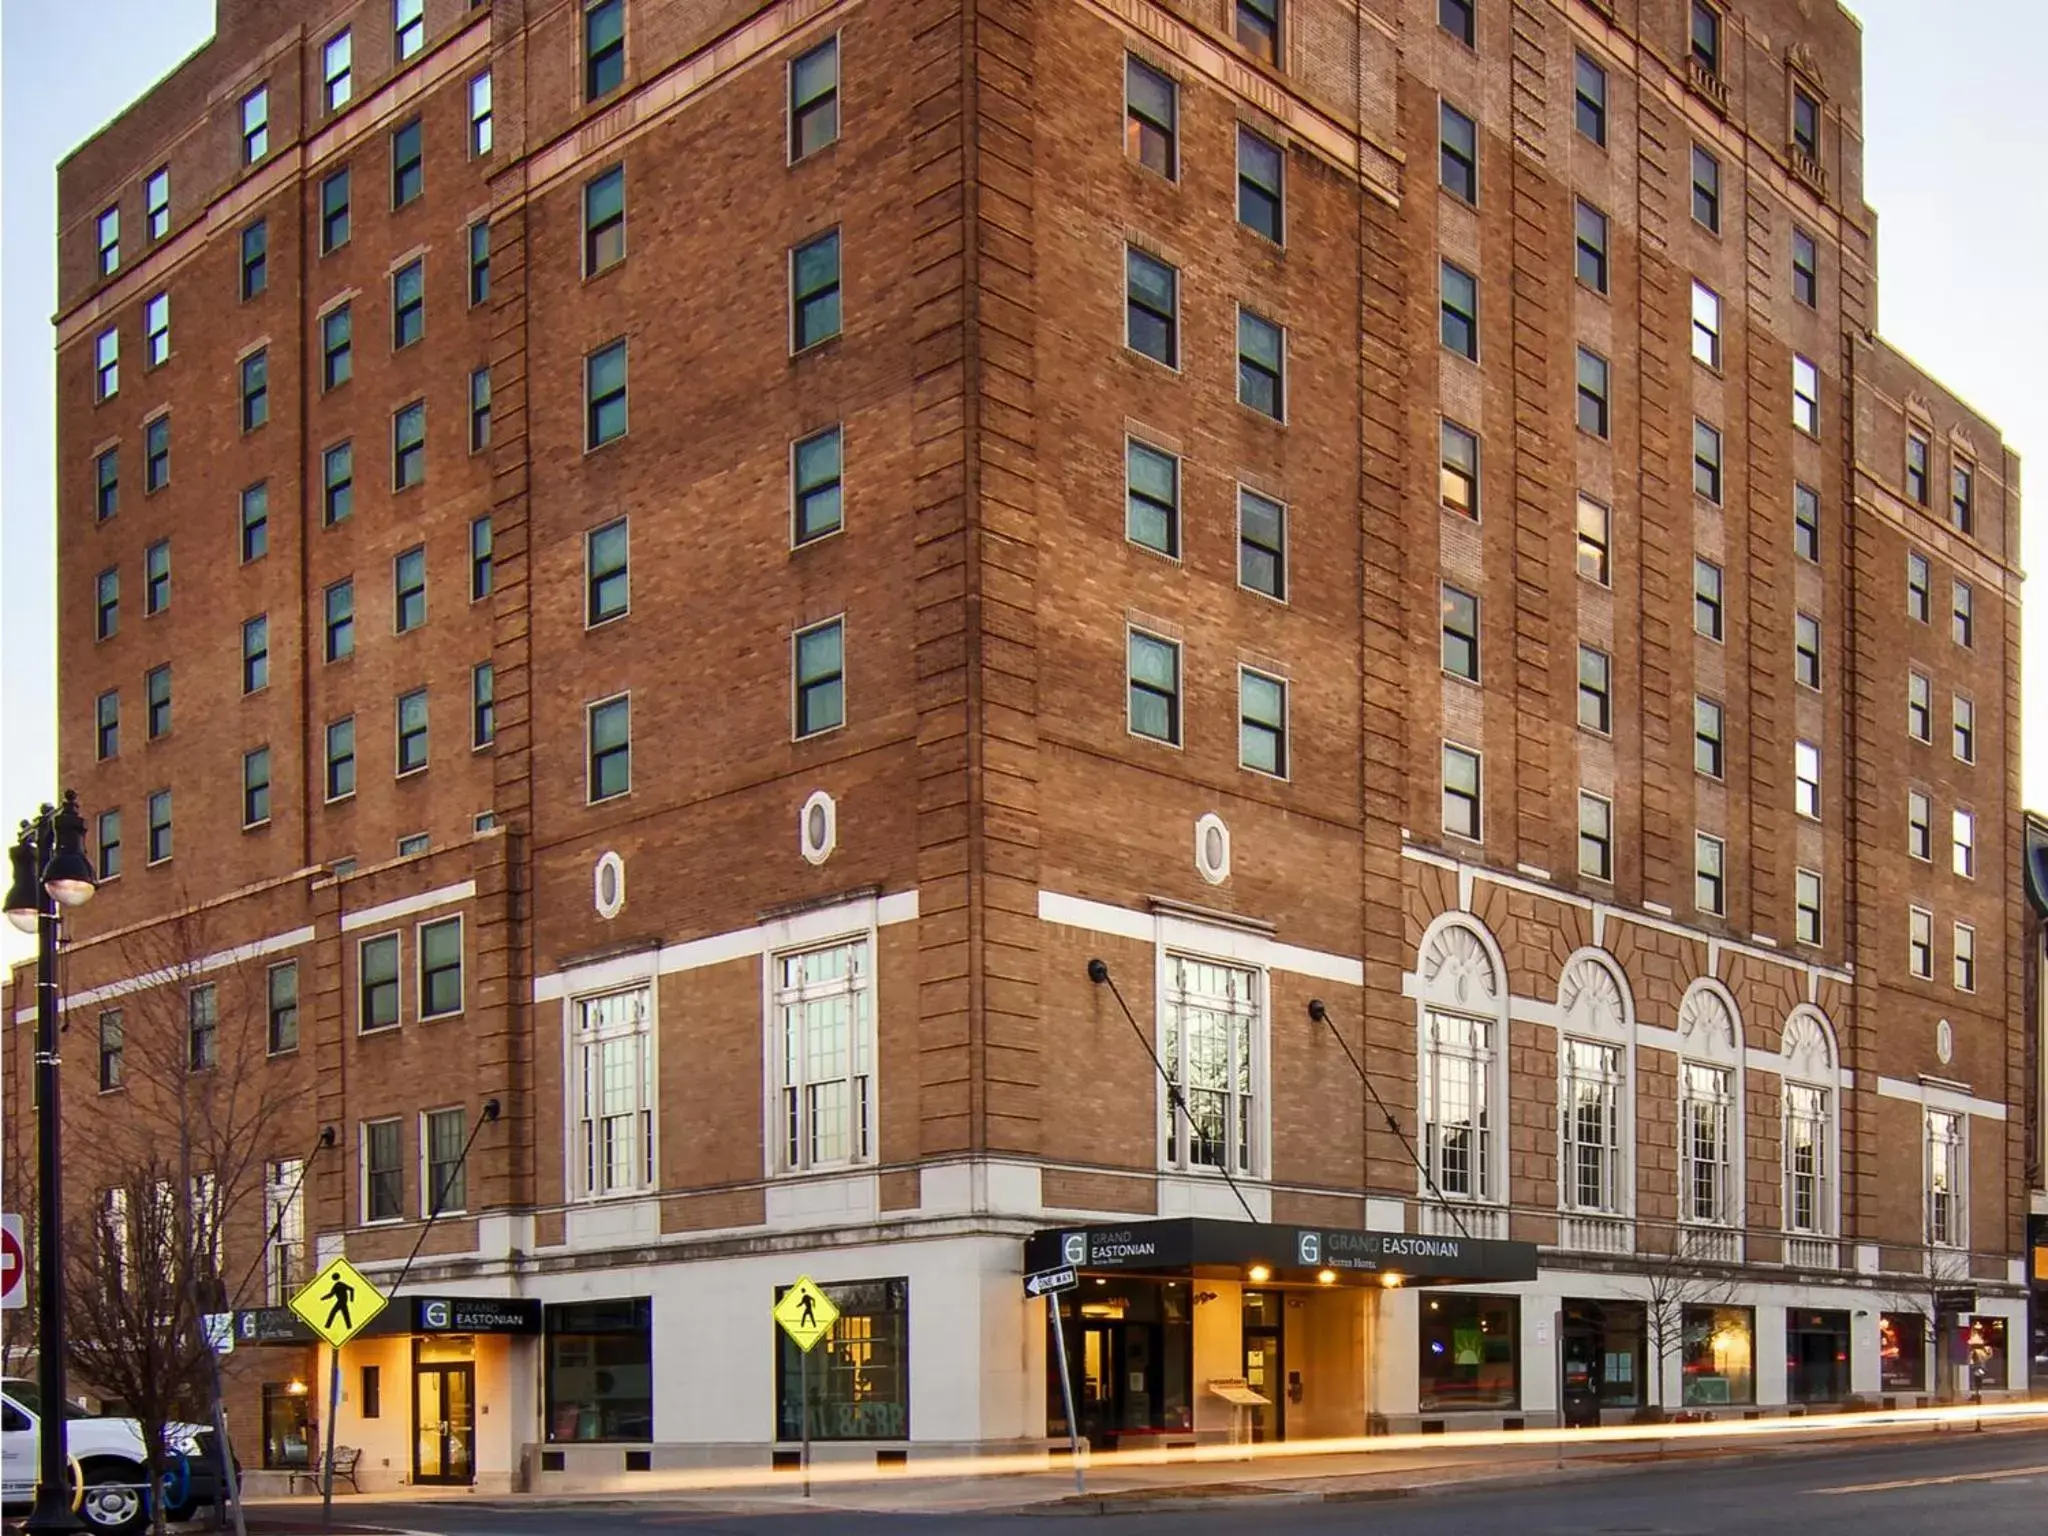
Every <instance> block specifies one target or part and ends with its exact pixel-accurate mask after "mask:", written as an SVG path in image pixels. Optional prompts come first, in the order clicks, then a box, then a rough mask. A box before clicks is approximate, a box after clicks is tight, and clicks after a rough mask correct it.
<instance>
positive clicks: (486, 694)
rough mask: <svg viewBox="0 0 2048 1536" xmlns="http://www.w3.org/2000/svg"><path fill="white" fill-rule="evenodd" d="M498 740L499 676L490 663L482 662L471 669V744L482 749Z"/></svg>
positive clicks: (474, 747)
mask: <svg viewBox="0 0 2048 1536" xmlns="http://www.w3.org/2000/svg"><path fill="white" fill-rule="evenodd" d="M497 739H498V683H497V674H496V672H495V670H494V669H493V668H492V666H491V664H490V663H489V662H488V661H480V662H478V663H477V664H476V665H475V666H473V667H471V668H470V669H469V744H470V747H471V748H472V749H473V750H474V749H481V748H483V747H488V746H489V745H490V744H491V743H492V742H494V741H496V740H497Z"/></svg>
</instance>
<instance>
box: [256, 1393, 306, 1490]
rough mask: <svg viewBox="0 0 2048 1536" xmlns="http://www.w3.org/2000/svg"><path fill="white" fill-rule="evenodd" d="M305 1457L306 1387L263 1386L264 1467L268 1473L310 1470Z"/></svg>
mask: <svg viewBox="0 0 2048 1536" xmlns="http://www.w3.org/2000/svg"><path fill="white" fill-rule="evenodd" d="M311 1464H312V1463H311V1462H310V1461H309V1460H308V1458H307V1454H306V1384H305V1383H304V1382H302V1381H292V1382H285V1381H266V1382H265V1383H263V1465H264V1466H265V1467H266V1468H269V1469H271V1470H274V1471H275V1470H285V1469H291V1468H298V1467H306V1466H310V1465H311Z"/></svg>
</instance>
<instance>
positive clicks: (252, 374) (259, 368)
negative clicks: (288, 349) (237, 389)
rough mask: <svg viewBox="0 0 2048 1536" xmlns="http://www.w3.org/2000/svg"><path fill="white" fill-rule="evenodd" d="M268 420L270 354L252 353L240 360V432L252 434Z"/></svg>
mask: <svg viewBox="0 0 2048 1536" xmlns="http://www.w3.org/2000/svg"><path fill="white" fill-rule="evenodd" d="M269 420H270V353H269V351H268V349H265V350H262V351H257V352H252V353H250V354H249V355H248V356H247V357H245V358H243V359H242V430H243V431H244V432H254V431H255V430H256V429H257V428H258V427H260V426H262V425H263V424H264V423H265V422H267V421H269Z"/></svg>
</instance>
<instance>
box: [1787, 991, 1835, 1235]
mask: <svg viewBox="0 0 2048 1536" xmlns="http://www.w3.org/2000/svg"><path fill="white" fill-rule="evenodd" d="M1779 1058H1780V1069H1781V1071H1782V1073H1783V1103H1784V1134H1783V1139H1782V1143H1781V1144H1782V1146H1783V1147H1784V1174H1785V1230H1786V1231H1787V1232H1795V1233H1803V1234H1806V1235H1809V1236H1812V1237H1832V1236H1833V1235H1834V1233H1835V1172H1834V1170H1835V1133H1836V1131H1835V1102H1836V1096H1837V1091H1838V1089H1839V1087H1840V1084H1841V1074H1840V1072H1839V1070H1838V1068H1837V1065H1836V1057H1835V1032H1834V1030H1833V1029H1832V1028H1830V1027H1829V1025H1828V1021H1827V1018H1826V1016H1825V1015H1823V1014H1822V1013H1821V1011H1820V1010H1819V1009H1817V1008H1813V1007H1810V1006H1808V1005H1806V1004H1801V1005H1800V1006H1799V1007H1797V1008H1794V1009H1793V1010H1792V1012H1791V1013H1790V1014H1789V1015H1787V1016H1786V1019H1785V1036H1784V1041H1783V1044H1782V1045H1781V1046H1780V1049H1779Z"/></svg>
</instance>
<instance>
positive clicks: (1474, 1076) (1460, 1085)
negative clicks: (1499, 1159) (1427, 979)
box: [1422, 1009, 1496, 1200]
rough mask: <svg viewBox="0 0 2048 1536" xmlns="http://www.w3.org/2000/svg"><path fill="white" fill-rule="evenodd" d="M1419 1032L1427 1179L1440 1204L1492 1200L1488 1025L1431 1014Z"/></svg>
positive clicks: (1491, 1037)
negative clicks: (1421, 1035)
mask: <svg viewBox="0 0 2048 1536" xmlns="http://www.w3.org/2000/svg"><path fill="white" fill-rule="evenodd" d="M1423 1028H1424V1050H1423V1057H1422V1121H1423V1143H1424V1147H1425V1149H1426V1156H1427V1159H1428V1165H1429V1176H1430V1178H1431V1179H1432V1180H1433V1181H1434V1182H1435V1184H1436V1187H1437V1189H1438V1190H1439V1191H1440V1192H1441V1193H1442V1194H1443V1196H1444V1197H1445V1198H1446V1199H1450V1200H1492V1199H1494V1198H1496V1196H1495V1193H1494V1174H1493V1052H1494V1023H1493V1021H1492V1020H1491V1019H1478V1018H1471V1017H1468V1016H1467V1015H1465V1014H1459V1013H1444V1012H1439V1011H1437V1010H1435V1009H1432V1010H1431V1011H1430V1013H1429V1015H1428V1017H1427V1018H1426V1019H1425V1021H1424V1025H1423Z"/></svg>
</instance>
